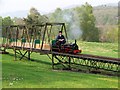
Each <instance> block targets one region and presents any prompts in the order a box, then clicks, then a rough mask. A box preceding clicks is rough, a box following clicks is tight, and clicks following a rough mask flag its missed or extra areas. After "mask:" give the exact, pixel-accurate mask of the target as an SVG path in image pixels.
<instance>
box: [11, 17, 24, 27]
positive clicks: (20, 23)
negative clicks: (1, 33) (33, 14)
mask: <svg viewBox="0 0 120 90" xmlns="http://www.w3.org/2000/svg"><path fill="white" fill-rule="evenodd" d="M13 21H14V24H15V25H24V24H25V23H24V21H23V19H22V18H17V17H14V18H13Z"/></svg>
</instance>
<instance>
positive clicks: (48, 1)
mask: <svg viewBox="0 0 120 90" xmlns="http://www.w3.org/2000/svg"><path fill="white" fill-rule="evenodd" d="M85 2H88V3H89V4H91V5H92V6H98V5H104V4H108V3H118V2H119V0H0V14H2V13H8V12H15V11H23V10H30V8H31V7H35V8H36V9H37V10H40V11H43V12H51V11H53V10H55V9H56V8H58V7H59V8H61V9H63V8H67V7H70V6H75V5H82V4H85Z"/></svg>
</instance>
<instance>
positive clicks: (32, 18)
mask: <svg viewBox="0 0 120 90" xmlns="http://www.w3.org/2000/svg"><path fill="white" fill-rule="evenodd" d="M47 20H48V18H47V17H46V16H45V15H43V16H42V15H41V14H40V13H39V12H38V11H37V9H35V8H31V9H30V11H29V14H28V16H27V18H24V22H25V24H26V25H27V26H28V27H31V26H32V25H35V24H44V23H45V22H47Z"/></svg>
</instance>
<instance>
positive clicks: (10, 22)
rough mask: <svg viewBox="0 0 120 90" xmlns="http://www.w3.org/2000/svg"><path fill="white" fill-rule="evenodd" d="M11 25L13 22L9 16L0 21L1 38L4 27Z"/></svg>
mask: <svg viewBox="0 0 120 90" xmlns="http://www.w3.org/2000/svg"><path fill="white" fill-rule="evenodd" d="M10 25H13V21H12V19H11V17H10V16H8V17H5V18H3V19H2V36H4V33H5V29H6V26H10Z"/></svg>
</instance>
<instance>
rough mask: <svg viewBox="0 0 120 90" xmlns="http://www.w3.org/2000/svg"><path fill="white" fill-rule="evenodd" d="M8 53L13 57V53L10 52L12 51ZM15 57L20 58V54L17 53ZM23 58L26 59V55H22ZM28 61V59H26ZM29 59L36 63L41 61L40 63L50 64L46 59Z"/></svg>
mask: <svg viewBox="0 0 120 90" xmlns="http://www.w3.org/2000/svg"><path fill="white" fill-rule="evenodd" d="M8 55H10V56H12V57H14V54H12V53H9V54H8ZM17 58H19V59H20V58H21V56H20V55H17ZM23 58H24V60H28V59H27V57H26V56H25V57H23ZM28 61H29V60H28ZM30 61H33V62H37V63H41V64H46V65H51V63H50V62H46V61H42V60H38V59H33V58H30Z"/></svg>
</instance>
